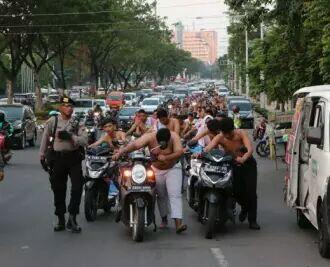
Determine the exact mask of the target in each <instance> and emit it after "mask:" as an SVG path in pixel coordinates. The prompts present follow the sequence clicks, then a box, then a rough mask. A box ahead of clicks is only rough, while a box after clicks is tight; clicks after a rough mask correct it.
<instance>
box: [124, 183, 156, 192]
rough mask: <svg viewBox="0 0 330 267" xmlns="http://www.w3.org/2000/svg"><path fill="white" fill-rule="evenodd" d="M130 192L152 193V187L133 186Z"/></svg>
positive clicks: (129, 189)
mask: <svg viewBox="0 0 330 267" xmlns="http://www.w3.org/2000/svg"><path fill="white" fill-rule="evenodd" d="M128 191H130V192H151V186H136V185H133V186H131V187H129V188H128Z"/></svg>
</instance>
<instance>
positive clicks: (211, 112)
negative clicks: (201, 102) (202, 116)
mask: <svg viewBox="0 0 330 267" xmlns="http://www.w3.org/2000/svg"><path fill="white" fill-rule="evenodd" d="M205 113H206V114H208V115H211V116H212V117H213V116H214V114H213V110H212V109H210V108H207V109H206V110H205Z"/></svg>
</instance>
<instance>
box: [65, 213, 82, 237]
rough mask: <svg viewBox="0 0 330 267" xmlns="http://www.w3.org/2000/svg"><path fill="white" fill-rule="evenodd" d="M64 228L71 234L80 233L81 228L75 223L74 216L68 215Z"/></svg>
mask: <svg viewBox="0 0 330 267" xmlns="http://www.w3.org/2000/svg"><path fill="white" fill-rule="evenodd" d="M66 228H67V229H68V230H69V231H71V232H72V233H80V232H81V227H80V226H79V225H78V223H77V221H76V215H72V214H70V216H69V219H68V222H67V224H66Z"/></svg>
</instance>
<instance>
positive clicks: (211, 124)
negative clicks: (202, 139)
mask: <svg viewBox="0 0 330 267" xmlns="http://www.w3.org/2000/svg"><path fill="white" fill-rule="evenodd" d="M206 126H207V129H209V130H210V131H211V132H212V133H218V132H220V121H218V120H216V119H213V120H209V121H208V122H207V123H206Z"/></svg>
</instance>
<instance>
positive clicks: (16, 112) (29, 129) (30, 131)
mask: <svg viewBox="0 0 330 267" xmlns="http://www.w3.org/2000/svg"><path fill="white" fill-rule="evenodd" d="M0 110H2V111H3V112H5V114H6V118H7V120H8V121H9V122H10V123H11V124H12V126H13V128H14V133H13V136H12V144H13V146H16V147H18V148H20V149H24V148H25V145H26V143H29V145H30V146H34V145H35V143H36V140H37V129H38V128H37V122H36V121H37V120H36V117H35V115H34V113H33V110H32V108H31V107H29V106H25V105H22V104H11V105H7V104H1V105H0Z"/></svg>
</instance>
